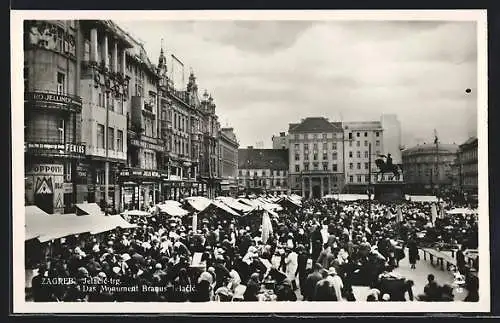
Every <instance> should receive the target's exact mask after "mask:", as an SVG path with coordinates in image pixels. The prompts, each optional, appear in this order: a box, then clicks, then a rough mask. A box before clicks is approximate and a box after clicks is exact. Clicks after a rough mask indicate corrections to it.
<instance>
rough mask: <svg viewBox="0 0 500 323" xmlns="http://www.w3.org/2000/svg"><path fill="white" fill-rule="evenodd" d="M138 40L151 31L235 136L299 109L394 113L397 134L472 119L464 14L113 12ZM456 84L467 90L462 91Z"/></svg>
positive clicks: (444, 128) (281, 121)
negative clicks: (237, 16)
mask: <svg viewBox="0 0 500 323" xmlns="http://www.w3.org/2000/svg"><path fill="white" fill-rule="evenodd" d="M118 23H119V24H120V25H122V26H124V27H125V28H126V29H127V30H132V31H133V34H134V35H138V36H139V38H141V39H142V41H144V42H145V48H146V50H147V51H148V53H149V54H150V56H151V59H152V61H153V62H156V61H157V58H158V54H159V50H160V39H161V38H164V40H165V47H166V50H167V52H168V53H175V55H176V56H177V57H180V58H181V59H182V60H183V62H184V63H185V64H186V66H187V67H192V68H193V70H194V71H195V74H196V76H197V80H198V85H199V88H200V89H201V90H203V89H208V91H209V92H211V93H212V95H213V96H214V98H215V102H216V104H217V113H218V114H219V116H220V120H224V122H228V123H229V124H230V125H231V126H233V127H234V129H235V131H236V133H237V135H238V137H239V139H240V143H241V144H242V146H247V145H255V143H256V142H258V141H264V142H265V143H266V144H267V146H270V143H271V137H272V135H273V134H276V133H279V132H280V131H285V130H287V129H288V123H293V122H298V121H300V118H304V117H307V116H325V117H328V118H330V119H331V120H338V119H339V118H340V117H341V116H342V117H343V119H344V120H378V119H379V118H380V115H381V114H382V113H396V114H397V115H398V118H399V120H400V122H401V126H402V131H403V134H404V135H403V139H404V141H405V144H407V145H412V144H415V143H416V140H417V139H418V138H430V139H429V140H431V138H432V132H433V129H437V130H438V132H439V133H440V137H441V141H442V142H460V141H463V140H465V139H467V136H468V135H469V133H470V132H471V131H474V130H475V128H476V122H475V120H476V119H475V118H477V111H476V110H477V106H476V100H477V96H476V95H477V89H476V84H477V56H478V53H477V39H476V25H475V23H474V22H435V21H423V22H407V21H387V22H386V21H378V22H374V21H338V22H336V21H321V22H315V21H314V22H313V21H215V22H209V21H191V22H160V21H158V22H150V21H147V22H146V21H143V22H128V21H127V22H118ZM466 88H471V89H472V90H473V91H472V93H470V94H466V93H465V89H466Z"/></svg>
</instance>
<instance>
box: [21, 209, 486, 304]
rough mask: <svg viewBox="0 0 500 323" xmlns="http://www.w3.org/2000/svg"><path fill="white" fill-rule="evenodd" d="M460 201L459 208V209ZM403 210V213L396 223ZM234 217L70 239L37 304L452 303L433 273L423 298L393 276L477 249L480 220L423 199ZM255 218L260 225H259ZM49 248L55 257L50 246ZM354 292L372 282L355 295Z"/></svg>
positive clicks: (40, 286) (150, 219)
mask: <svg viewBox="0 0 500 323" xmlns="http://www.w3.org/2000/svg"><path fill="white" fill-rule="evenodd" d="M449 204H450V205H451V203H449ZM398 212H400V213H401V214H402V215H403V217H402V218H398V216H397V214H398ZM264 213H266V216H268V215H269V214H268V213H267V211H265V210H263V211H262V213H252V214H251V215H242V216H241V217H234V216H230V215H228V214H225V213H224V212H223V211H221V210H215V211H211V213H207V214H204V213H203V212H200V213H199V214H198V215H197V218H198V224H197V227H196V228H195V230H193V227H192V225H191V222H190V220H189V217H188V216H186V217H185V219H178V220H172V219H169V218H167V217H166V216H165V215H162V214H157V213H154V212H153V213H152V214H151V216H140V217H134V218H131V219H129V221H130V222H132V223H135V224H137V227H136V228H133V229H127V230H122V229H116V230H114V231H112V232H106V233H103V234H99V235H90V234H84V235H79V236H70V237H66V238H64V239H61V240H59V241H57V242H55V243H54V244H52V245H51V246H50V251H47V252H42V253H43V255H42V256H41V257H39V261H37V262H38V263H37V265H36V270H35V271H36V272H37V274H36V275H35V276H34V277H33V279H32V284H31V292H30V295H31V299H32V300H33V301H35V302H51V301H61V302H97V301H99V302H115V301H116V302H123V301H133V302H148V301H149V302H161V301H163V302H165V301H168V302H186V301H189V302H208V301H220V302H232V301H299V300H303V301H381V302H382V301H453V300H454V297H453V287H452V286H450V285H443V286H441V285H439V283H438V282H436V281H435V279H434V277H433V276H432V275H430V276H429V277H428V280H429V283H428V284H427V285H426V286H425V288H424V293H423V294H421V295H414V290H413V289H414V282H413V281H412V280H411V279H407V278H405V277H401V276H399V275H398V274H396V272H395V271H394V269H395V268H397V267H398V266H400V265H401V261H407V262H408V264H409V266H411V268H412V269H415V268H416V267H417V266H418V260H419V252H418V248H419V247H421V246H422V245H426V244H429V243H430V242H432V243H434V244H436V243H437V244H440V245H441V246H444V245H460V246H464V247H463V248H464V250H465V248H474V247H477V239H478V237H477V230H478V227H477V218H476V217H474V216H467V217H463V216H447V217H444V218H442V219H435V221H434V223H432V222H433V221H432V219H431V211H430V206H429V205H426V204H422V203H412V202H407V201H405V202H402V203H398V204H395V203H381V202H374V201H371V202H368V201H355V202H341V201H325V200H307V201H303V202H302V203H301V204H300V206H296V207H294V206H293V205H291V206H290V205H287V206H286V207H285V208H284V210H283V211H281V212H279V213H280V214H279V216H277V217H276V216H274V217H273V216H271V217H270V220H271V225H272V230H271V231H270V234H266V235H264V234H263V230H266V231H267V230H268V229H269V228H267V229H264V228H263V226H259V225H252V223H254V224H255V223H262V217H263V216H264V215H263V214H264ZM252 218H253V219H252ZM40 250H48V249H44V248H42V246H41V245H40ZM459 266H461V267H460V268H459V269H458V271H460V272H461V273H462V274H464V275H465V276H466V279H465V288H466V290H467V291H468V293H469V295H468V296H467V298H466V300H467V301H477V300H478V289H479V286H478V281H477V277H476V276H475V275H473V272H474V271H477V263H476V264H475V265H474V267H475V268H469V267H468V266H467V265H466V264H465V263H460V264H459ZM353 286H367V287H368V288H369V290H370V291H369V293H368V296H367V298H366V299H357V298H356V295H355V293H354V292H353Z"/></svg>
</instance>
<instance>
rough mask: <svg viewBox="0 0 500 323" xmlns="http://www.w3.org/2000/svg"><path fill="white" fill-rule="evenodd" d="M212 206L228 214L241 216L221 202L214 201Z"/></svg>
mask: <svg viewBox="0 0 500 323" xmlns="http://www.w3.org/2000/svg"><path fill="white" fill-rule="evenodd" d="M212 205H214V206H215V207H217V208H219V209H221V210H223V211H226V212H227V213H229V214H231V215H234V216H240V215H239V214H238V213H237V212H236V211H234V210H233V209H231V208H230V207H229V206H227V205H226V204H224V203H222V202H220V201H217V200H214V201H212Z"/></svg>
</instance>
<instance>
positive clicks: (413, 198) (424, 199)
mask: <svg viewBox="0 0 500 323" xmlns="http://www.w3.org/2000/svg"><path fill="white" fill-rule="evenodd" d="M405 198H406V200H408V201H410V202H421V203H435V202H439V199H438V198H437V197H436V196H434V195H429V196H427V195H406V196H405Z"/></svg>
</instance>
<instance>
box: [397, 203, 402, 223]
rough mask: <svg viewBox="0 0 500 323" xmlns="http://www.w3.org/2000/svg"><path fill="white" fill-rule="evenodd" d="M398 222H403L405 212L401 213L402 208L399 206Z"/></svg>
mask: <svg viewBox="0 0 500 323" xmlns="http://www.w3.org/2000/svg"><path fill="white" fill-rule="evenodd" d="M396 221H397V222H403V212H402V211H401V206H399V205H398V207H397V216H396Z"/></svg>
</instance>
